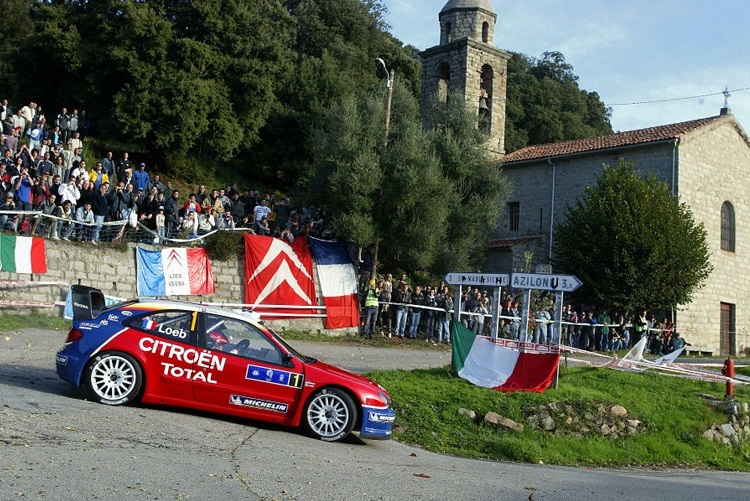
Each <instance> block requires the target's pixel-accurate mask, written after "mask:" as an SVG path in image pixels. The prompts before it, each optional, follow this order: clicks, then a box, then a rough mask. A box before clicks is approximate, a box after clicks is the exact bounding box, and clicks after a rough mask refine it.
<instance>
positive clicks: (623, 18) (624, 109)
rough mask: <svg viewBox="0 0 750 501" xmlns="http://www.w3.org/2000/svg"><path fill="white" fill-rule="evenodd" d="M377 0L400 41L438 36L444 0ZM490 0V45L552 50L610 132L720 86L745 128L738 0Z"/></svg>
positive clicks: (741, 0) (748, 101)
mask: <svg viewBox="0 0 750 501" xmlns="http://www.w3.org/2000/svg"><path fill="white" fill-rule="evenodd" d="M381 1H382V3H383V4H384V5H385V6H386V8H387V9H388V14H387V15H386V17H385V20H386V22H387V23H388V24H389V25H390V26H391V30H390V31H391V33H392V34H393V35H394V36H395V37H396V38H398V39H399V40H401V41H402V42H403V43H404V44H411V45H413V46H415V47H417V48H418V49H420V50H424V49H427V48H430V47H433V46H435V45H437V44H438V43H439V42H440V25H439V23H438V14H439V12H440V10H441V9H442V8H443V6H444V5H445V4H446V3H447V0H381ZM489 1H490V3H491V4H492V7H493V9H494V11H495V13H496V14H497V23H496V24H495V41H494V45H495V47H497V48H499V49H503V50H507V51H510V52H518V53H522V54H525V55H527V56H530V57H536V58H538V57H541V55H542V53H544V52H545V51H558V52H561V53H562V54H563V55H564V56H565V60H566V62H567V63H568V64H570V65H572V66H573V73H574V74H576V75H578V77H579V80H578V84H579V86H580V88H581V89H585V90H586V91H589V92H596V93H598V94H599V97H600V98H601V100H602V102H604V104H605V105H607V106H609V107H611V108H612V115H611V117H610V121H611V123H612V128H613V129H614V131H615V132H618V131H626V130H634V129H642V128H646V127H653V126H657V125H666V124H670V123H677V122H683V121H687V120H694V119H698V118H705V117H711V116H715V115H718V114H719V111H720V109H721V108H722V107H724V96H723V95H722V92H723V91H724V90H725V89H729V91H730V94H731V96H730V97H729V101H728V107H729V108H730V110H731V111H732V113H733V114H734V116H735V117H736V118H737V120H738V121H739V122H740V124H741V125H742V127H743V128H744V129H745V131H746V132H750V2H748V1H747V0H714V1H706V0H680V1H676V0H629V1H626V0H565V1H562V0H489ZM654 101H656V102H654ZM643 102H648V103H647V104H629V103H643Z"/></svg>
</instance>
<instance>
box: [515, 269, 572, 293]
mask: <svg viewBox="0 0 750 501" xmlns="http://www.w3.org/2000/svg"><path fill="white" fill-rule="evenodd" d="M582 285H583V282H581V281H580V280H579V279H578V277H576V276H575V275H539V274H536V273H514V274H513V276H512V277H511V280H510V286H511V287H513V288H514V289H534V290H543V291H557V292H573V291H574V290H576V289H577V288H579V287H580V286H582Z"/></svg>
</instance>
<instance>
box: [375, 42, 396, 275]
mask: <svg viewBox="0 0 750 501" xmlns="http://www.w3.org/2000/svg"><path fill="white" fill-rule="evenodd" d="M375 62H377V63H378V64H379V65H380V66H381V67H382V68H383V70H384V71H385V86H386V88H387V89H388V98H387V100H386V105H385V142H384V143H383V150H384V151H385V148H388V134H389V129H390V126H391V102H392V100H393V81H394V80H395V78H396V70H393V69H392V70H390V71H388V66H386V64H385V61H384V60H383V59H382V58H380V57H376V58H375ZM384 197H385V195H384V194H383V184H382V182H381V184H380V192H379V194H378V206H377V209H376V211H377V224H380V222H381V221H382V216H383V199H384ZM375 235H376V236H375V262H374V263H373V266H372V272H371V273H370V279H372V280H375V279H376V278H377V276H378V254H379V252H380V229H379V228H377V229H376V230H375Z"/></svg>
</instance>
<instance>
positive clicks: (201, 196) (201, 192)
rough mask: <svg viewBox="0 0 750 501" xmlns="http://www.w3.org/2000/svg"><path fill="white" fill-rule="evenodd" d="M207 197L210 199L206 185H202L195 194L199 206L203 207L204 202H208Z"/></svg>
mask: <svg viewBox="0 0 750 501" xmlns="http://www.w3.org/2000/svg"><path fill="white" fill-rule="evenodd" d="M206 197H208V193H206V185H204V184H202V185H200V186H199V187H198V191H197V192H196V193H195V199H196V200H197V201H198V203H199V204H201V205H203V201H204V200H206Z"/></svg>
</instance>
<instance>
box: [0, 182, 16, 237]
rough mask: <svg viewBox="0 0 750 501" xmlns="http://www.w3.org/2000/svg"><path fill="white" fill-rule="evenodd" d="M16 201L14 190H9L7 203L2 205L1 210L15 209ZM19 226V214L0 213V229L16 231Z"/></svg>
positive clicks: (6, 197)
mask: <svg viewBox="0 0 750 501" xmlns="http://www.w3.org/2000/svg"><path fill="white" fill-rule="evenodd" d="M15 210H17V209H16V203H15V201H14V200H13V192H10V191H9V192H7V193H6V194H5V203H3V204H2V205H0V212H2V211H15ZM16 228H18V216H15V215H11V214H0V230H7V231H13V232H15V231H16Z"/></svg>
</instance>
